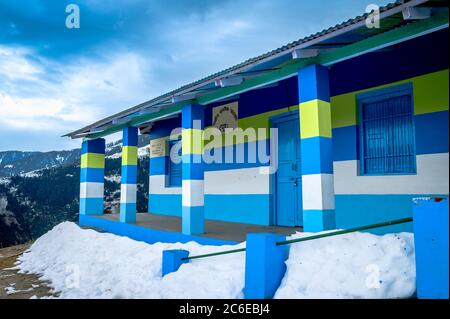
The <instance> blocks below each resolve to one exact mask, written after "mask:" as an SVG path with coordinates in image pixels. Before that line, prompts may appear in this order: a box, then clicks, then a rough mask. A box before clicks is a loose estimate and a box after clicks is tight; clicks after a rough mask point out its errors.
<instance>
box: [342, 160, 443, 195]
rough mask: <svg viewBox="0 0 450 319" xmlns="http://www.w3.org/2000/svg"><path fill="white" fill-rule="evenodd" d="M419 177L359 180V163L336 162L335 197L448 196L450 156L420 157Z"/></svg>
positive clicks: (384, 177)
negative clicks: (383, 195)
mask: <svg viewBox="0 0 450 319" xmlns="http://www.w3.org/2000/svg"><path fill="white" fill-rule="evenodd" d="M416 161H417V174H414V175H391V176H358V174H359V163H358V161H356V160H352V161H342V162H334V183H335V192H336V194H424V195H426V194H448V193H449V168H448V165H449V158H448V153H440V154H426V155H417V157H416Z"/></svg>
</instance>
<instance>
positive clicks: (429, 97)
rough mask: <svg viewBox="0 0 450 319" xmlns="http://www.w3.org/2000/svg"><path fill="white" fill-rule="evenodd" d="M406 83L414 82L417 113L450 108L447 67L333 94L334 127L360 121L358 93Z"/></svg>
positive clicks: (332, 114) (332, 112)
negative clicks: (357, 89) (399, 79)
mask: <svg viewBox="0 0 450 319" xmlns="http://www.w3.org/2000/svg"><path fill="white" fill-rule="evenodd" d="M404 83H412V85H413V94H414V114H415V115H418V114H425V113H432V112H439V111H446V110H448V109H449V93H448V92H449V90H448V87H449V70H448V69H446V70H442V71H437V72H433V73H428V74H424V75H419V76H416V77H413V78H409V79H405V80H402V81H397V82H393V83H388V84H384V85H380V86H376V87H371V88H367V89H364V90H359V91H354V92H349V93H345V94H341V95H336V96H332V97H331V121H332V126H333V128H338V127H345V126H350V125H355V124H357V123H358V116H357V109H358V108H357V99H356V96H357V95H358V94H360V93H363V92H370V91H374V90H379V89H383V88H387V87H391V86H395V85H399V84H404Z"/></svg>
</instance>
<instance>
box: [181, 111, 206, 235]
mask: <svg viewBox="0 0 450 319" xmlns="http://www.w3.org/2000/svg"><path fill="white" fill-rule="evenodd" d="M181 117H182V121H181V122H182V131H181V139H182V141H181V144H182V233H183V234H186V235H192V234H201V233H203V232H204V172H203V128H204V107H203V106H202V105H195V104H191V105H186V106H184V107H183V109H182V113H181Z"/></svg>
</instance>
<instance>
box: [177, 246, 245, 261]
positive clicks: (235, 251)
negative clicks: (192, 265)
mask: <svg viewBox="0 0 450 319" xmlns="http://www.w3.org/2000/svg"><path fill="white" fill-rule="evenodd" d="M242 251H245V248H239V249H233V250H225V251H219V252H218V253H211V254H204V255H197V256H191V257H185V258H181V260H190V259H196V258H203V257H212V256H218V255H225V254H232V253H239V252H242Z"/></svg>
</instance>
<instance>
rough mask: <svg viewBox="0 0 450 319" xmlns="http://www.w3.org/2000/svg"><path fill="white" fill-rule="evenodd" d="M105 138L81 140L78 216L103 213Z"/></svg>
mask: <svg viewBox="0 0 450 319" xmlns="http://www.w3.org/2000/svg"><path fill="white" fill-rule="evenodd" d="M104 175H105V140H104V139H103V138H97V139H94V140H86V141H83V143H82V145H81V165H80V211H79V212H80V216H81V215H100V214H103V193H104Z"/></svg>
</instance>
